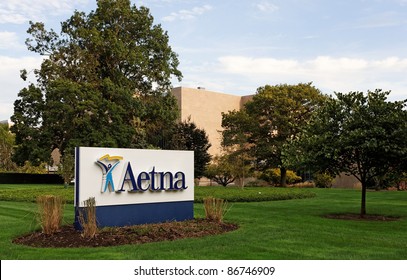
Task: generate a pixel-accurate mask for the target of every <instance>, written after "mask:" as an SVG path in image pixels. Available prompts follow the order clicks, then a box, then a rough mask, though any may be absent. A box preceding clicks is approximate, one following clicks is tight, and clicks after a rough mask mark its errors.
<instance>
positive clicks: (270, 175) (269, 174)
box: [259, 168, 302, 185]
mask: <svg viewBox="0 0 407 280" xmlns="http://www.w3.org/2000/svg"><path fill="white" fill-rule="evenodd" d="M286 176H287V178H286V182H287V184H289V185H291V184H295V183H298V182H300V181H301V180H302V178H301V176H298V175H297V174H296V173H295V172H294V171H292V170H287V174H286ZM259 178H260V179H262V180H264V181H266V182H268V183H270V184H273V185H278V184H279V183H280V179H281V170H280V168H269V169H266V170H265V171H264V172H262V173H261V174H260V176H259Z"/></svg>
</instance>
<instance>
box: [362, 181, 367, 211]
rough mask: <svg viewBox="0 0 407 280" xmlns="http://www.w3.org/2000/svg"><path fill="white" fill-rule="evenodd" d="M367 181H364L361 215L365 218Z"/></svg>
mask: <svg viewBox="0 0 407 280" xmlns="http://www.w3.org/2000/svg"><path fill="white" fill-rule="evenodd" d="M366 185H367V183H366V182H362V201H361V205H360V216H361V217H362V218H363V217H364V216H365V215H366V189H367V186H366Z"/></svg>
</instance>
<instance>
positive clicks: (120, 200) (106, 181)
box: [75, 147, 194, 226]
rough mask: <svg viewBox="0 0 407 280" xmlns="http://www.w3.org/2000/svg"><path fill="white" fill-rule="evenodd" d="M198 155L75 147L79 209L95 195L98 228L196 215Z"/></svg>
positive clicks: (178, 152)
mask: <svg viewBox="0 0 407 280" xmlns="http://www.w3.org/2000/svg"><path fill="white" fill-rule="evenodd" d="M193 166H194V154H193V152H191V151H163V150H137V149H111V148H87V147H80V148H76V168H75V209H76V215H75V217H76V222H77V216H78V211H79V209H80V208H81V207H83V202H84V201H85V200H86V199H88V198H90V197H95V200H96V206H97V207H96V216H97V220H98V223H99V225H100V226H123V225H133V224H144V223H155V222H164V221H170V220H177V221H180V220H186V219H192V218H193V200H194V169H193Z"/></svg>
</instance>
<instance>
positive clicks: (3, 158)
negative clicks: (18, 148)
mask: <svg viewBox="0 0 407 280" xmlns="http://www.w3.org/2000/svg"><path fill="white" fill-rule="evenodd" d="M13 147H14V135H13V134H11V133H10V131H9V127H8V124H0V171H14V170H15V168H16V166H15V164H14V162H13V161H12V156H13Z"/></svg>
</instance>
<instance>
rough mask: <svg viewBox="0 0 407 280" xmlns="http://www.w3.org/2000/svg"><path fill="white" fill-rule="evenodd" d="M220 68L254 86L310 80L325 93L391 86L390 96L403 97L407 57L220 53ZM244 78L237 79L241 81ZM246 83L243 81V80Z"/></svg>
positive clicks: (387, 88)
mask: <svg viewBox="0 0 407 280" xmlns="http://www.w3.org/2000/svg"><path fill="white" fill-rule="evenodd" d="M219 62H220V69H221V71H222V72H224V73H227V74H235V75H239V76H243V77H245V79H247V80H248V81H250V83H252V84H253V85H254V87H255V88H257V87H259V86H262V85H265V84H280V83H299V82H311V81H313V82H314V84H315V85H316V86H317V87H319V88H320V89H321V90H323V91H324V92H325V93H328V94H332V93H333V92H334V91H336V92H349V91H356V90H360V91H367V90H374V89H376V88H382V89H383V90H391V91H392V95H391V97H392V98H393V99H406V98H407V80H406V79H405V73H406V71H407V58H405V59H403V58H399V57H387V58H385V59H381V60H369V59H361V58H348V57H339V58H337V57H330V56H318V57H316V58H314V59H311V60H302V61H301V60H296V59H276V58H267V57H263V58H253V57H245V56H224V57H220V58H219ZM245 79H241V77H240V80H241V81H242V82H243V81H244V80H245ZM245 83H246V84H247V81H245Z"/></svg>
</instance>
